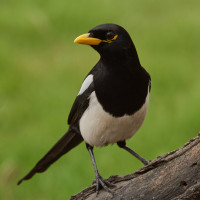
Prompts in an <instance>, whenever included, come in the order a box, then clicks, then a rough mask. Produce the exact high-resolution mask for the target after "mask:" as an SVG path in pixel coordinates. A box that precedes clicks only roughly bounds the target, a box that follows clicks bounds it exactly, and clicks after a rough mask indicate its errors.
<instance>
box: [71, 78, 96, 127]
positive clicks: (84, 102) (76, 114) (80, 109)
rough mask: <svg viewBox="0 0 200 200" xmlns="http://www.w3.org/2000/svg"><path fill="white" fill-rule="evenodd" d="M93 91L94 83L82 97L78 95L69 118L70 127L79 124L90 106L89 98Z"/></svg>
mask: <svg viewBox="0 0 200 200" xmlns="http://www.w3.org/2000/svg"><path fill="white" fill-rule="evenodd" d="M93 91H94V83H93V82H92V83H91V84H90V85H89V87H88V88H87V89H86V90H85V91H84V92H83V93H82V94H81V95H78V96H77V97H76V99H75V101H74V104H73V106H72V108H71V111H70V114H69V117H68V124H69V125H70V127H73V126H74V125H77V123H78V122H79V120H80V118H81V116H82V115H83V113H84V112H85V110H86V109H87V107H88V106H89V101H90V100H89V97H90V95H91V93H92V92H93Z"/></svg>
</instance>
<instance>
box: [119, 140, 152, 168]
mask: <svg viewBox="0 0 200 200" xmlns="http://www.w3.org/2000/svg"><path fill="white" fill-rule="evenodd" d="M117 145H118V146H119V147H120V148H122V149H125V150H126V151H128V152H129V153H131V154H132V155H133V156H135V157H136V158H137V159H138V160H140V161H141V162H142V163H143V164H144V165H148V164H149V162H148V161H146V160H145V159H144V158H142V157H141V156H140V155H139V154H137V153H136V152H135V151H133V150H132V149H130V148H129V147H127V146H126V142H125V141H121V142H117Z"/></svg>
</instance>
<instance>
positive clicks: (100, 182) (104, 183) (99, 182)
mask: <svg viewBox="0 0 200 200" xmlns="http://www.w3.org/2000/svg"><path fill="white" fill-rule="evenodd" d="M93 183H95V184H96V194H97V195H98V193H99V190H100V189H101V188H103V189H104V190H106V191H107V192H109V193H111V194H113V192H112V190H111V189H110V188H109V187H112V188H113V187H115V185H114V184H112V183H110V182H109V181H108V180H105V179H103V178H102V176H101V175H100V174H98V175H97V176H96V178H95V180H94V181H93Z"/></svg>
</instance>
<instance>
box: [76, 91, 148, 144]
mask: <svg viewBox="0 0 200 200" xmlns="http://www.w3.org/2000/svg"><path fill="white" fill-rule="evenodd" d="M148 103H149V92H148V94H147V97H146V100H145V103H144V104H143V106H142V107H141V108H140V110H138V111H137V112H136V113H134V114H133V115H124V116H122V117H117V118H116V117H113V116H112V115H110V114H109V113H107V112H105V111H104V110H103V108H102V106H101V104H100V103H99V102H98V100H97V97H96V94H95V92H92V93H91V95H90V102H89V106H88V108H87V109H86V111H85V112H84V114H83V116H82V117H81V120H80V131H81V134H82V136H83V138H84V140H85V141H86V142H87V143H88V144H90V145H91V146H104V145H107V144H112V143H116V142H119V141H124V140H127V139H129V138H131V137H132V136H133V135H134V134H135V133H136V131H137V130H138V129H139V128H140V126H141V125H142V123H143V121H144V119H145V116H146V113H147V108H148Z"/></svg>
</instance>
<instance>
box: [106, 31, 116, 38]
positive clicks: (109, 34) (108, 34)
mask: <svg viewBox="0 0 200 200" xmlns="http://www.w3.org/2000/svg"><path fill="white" fill-rule="evenodd" d="M114 36H115V34H114V33H113V32H111V31H110V32H107V33H106V39H109V40H111V39H113V38H114Z"/></svg>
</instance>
